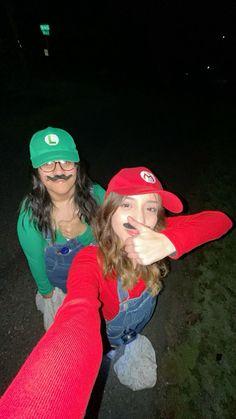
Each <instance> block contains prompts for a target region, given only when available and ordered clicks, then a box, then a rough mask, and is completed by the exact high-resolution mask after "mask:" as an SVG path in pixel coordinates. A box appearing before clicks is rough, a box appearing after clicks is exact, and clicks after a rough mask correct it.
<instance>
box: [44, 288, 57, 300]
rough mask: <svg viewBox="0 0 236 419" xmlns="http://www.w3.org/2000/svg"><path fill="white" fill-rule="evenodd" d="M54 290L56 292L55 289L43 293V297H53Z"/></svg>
mask: <svg viewBox="0 0 236 419" xmlns="http://www.w3.org/2000/svg"><path fill="white" fill-rule="evenodd" d="M53 292H54V289H53V290H52V291H51V292H49V293H48V294H41V295H42V297H43V298H46V299H47V298H52V296H53Z"/></svg>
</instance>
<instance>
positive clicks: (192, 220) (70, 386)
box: [0, 211, 232, 419]
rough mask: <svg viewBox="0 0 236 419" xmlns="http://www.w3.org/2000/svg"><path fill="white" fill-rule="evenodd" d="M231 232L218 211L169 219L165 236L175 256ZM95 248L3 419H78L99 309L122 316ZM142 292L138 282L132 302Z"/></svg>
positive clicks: (98, 347) (0, 412)
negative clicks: (99, 265) (173, 249)
mask: <svg viewBox="0 0 236 419" xmlns="http://www.w3.org/2000/svg"><path fill="white" fill-rule="evenodd" d="M231 227H232V222H231V220H230V219H229V218H228V217H227V216H226V215H225V214H223V213H222V212H219V211H203V212H201V213H198V214H195V215H191V216H178V217H172V218H168V219H167V228H166V230H165V231H164V232H163V233H164V234H165V235H166V236H167V237H168V238H169V239H170V240H171V241H172V243H173V244H174V245H175V248H176V256H175V258H179V257H180V256H182V255H183V254H184V253H186V252H189V251H190V250H192V249H193V248H195V247H197V246H200V245H201V244H203V243H205V242H207V241H210V240H215V239H218V238H219V237H221V236H222V235H223V234H225V233H226V232H227V231H228V230H229V229H230V228H231ZM96 252H97V249H96V247H88V248H85V249H83V250H82V251H81V252H80V253H79V254H78V255H77V256H76V257H75V259H74V261H73V263H72V266H71V269H70V273H69V279H68V294H67V296H66V299H65V301H64V303H63V306H62V307H61V308H60V309H59V311H58V314H57V316H56V319H55V322H54V324H53V325H52V326H51V327H50V329H49V330H48V332H47V333H46V334H45V335H44V336H43V338H42V339H41V340H40V341H39V343H38V344H37V345H36V347H35V348H34V350H33V351H32V353H31V354H30V356H29V357H28V359H27V360H26V362H25V363H24V364H23V366H22V368H21V369H20V371H19V373H18V374H17V376H16V378H15V379H14V380H13V382H12V383H11V385H10V386H9V387H8V389H7V390H6V392H5V393H4V395H3V396H2V398H1V400H0V418H4V419H7V418H24V419H34V418H40V419H49V418H50V419H62V418H68V419H69V418H73V419H80V418H83V417H84V414H85V410H86V407H87V404H88V400H89V397H90V394H91V391H92V388H93V385H94V382H95V379H96V377H97V373H98V370H99V366H100V363H101V359H102V342H101V335H100V317H99V307H100V306H101V303H102V305H103V307H102V309H103V314H104V317H105V318H107V319H110V318H112V317H114V315H115V314H116V313H117V311H118V298H117V293H116V281H114V280H111V281H109V280H106V281H105V280H104V278H103V277H102V274H101V269H100V268H99V267H98V263H97V259H96ZM143 287H144V282H143V281H142V280H141V279H140V280H139V281H138V283H137V284H136V286H135V287H134V288H133V289H132V290H130V297H131V298H132V297H135V296H137V295H139V294H140V293H141V292H142V290H143Z"/></svg>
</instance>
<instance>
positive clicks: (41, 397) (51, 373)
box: [0, 298, 102, 419]
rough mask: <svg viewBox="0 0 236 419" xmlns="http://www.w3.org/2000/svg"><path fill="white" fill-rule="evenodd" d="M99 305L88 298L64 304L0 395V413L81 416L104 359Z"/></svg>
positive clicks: (17, 415) (72, 418) (76, 418)
mask: <svg viewBox="0 0 236 419" xmlns="http://www.w3.org/2000/svg"><path fill="white" fill-rule="evenodd" d="M99 306H100V303H99V302H98V300H97V302H94V300H90V299H89V298H88V299H85V298H78V299H75V300H69V301H68V300H67V302H65V304H63V306H62V307H61V308H60V309H59V312H58V314H57V316H56V319H55V322H54V324H53V325H52V326H51V327H50V329H49V330H48V332H47V333H46V334H45V335H44V336H43V338H42V339H41V340H40V341H39V343H38V344H37V345H36V347H35V348H34V350H33V352H32V353H31V355H30V356H29V357H28V359H27V360H26V362H25V363H24V364H23V366H22V368H21V369H20V371H19V373H18V374H17V376H16V377H15V379H14V380H13V382H12V383H11V384H10V386H9V387H8V389H7V390H6V392H5V393H4V394H3V396H2V398H1V399H0V417H2V418H4V419H8V418H12V419H13V418H14V419H15V418H41V419H44V418H45V419H46V418H52V419H55V418H68V419H69V418H71V419H80V418H81V419H82V418H83V417H84V415H85V411H86V407H87V404H88V401H89V398H90V394H91V392H92V388H93V385H94V382H95V380H96V377H97V373H98V370H99V367H100V363H101V359H102V343H101V335H100V317H99V311H98V309H99ZM88 321H89V323H90V325H92V327H88Z"/></svg>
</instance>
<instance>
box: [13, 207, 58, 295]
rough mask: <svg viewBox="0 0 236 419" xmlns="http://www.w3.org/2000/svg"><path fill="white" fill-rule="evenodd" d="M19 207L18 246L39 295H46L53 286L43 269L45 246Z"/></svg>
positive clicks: (40, 234) (40, 235)
mask: <svg viewBox="0 0 236 419" xmlns="http://www.w3.org/2000/svg"><path fill="white" fill-rule="evenodd" d="M23 207H24V205H23V206H22V207H21V211H20V215H19V217H18V222H17V234H18V239H19V242H20V245H21V247H22V249H23V252H24V254H25V256H26V259H27V261H28V264H29V268H30V270H31V273H32V276H33V278H34V280H35V282H36V284H37V287H38V290H39V292H40V293H41V294H48V293H50V292H51V291H52V289H53V286H52V285H51V284H50V282H49V280H48V278H47V274H46V267H45V260H44V249H45V246H46V245H47V242H46V240H45V239H44V237H43V235H42V233H40V232H39V231H38V230H37V229H36V228H35V226H34V224H33V223H32V222H31V221H30V219H29V214H28V213H27V212H25V211H24V209H23Z"/></svg>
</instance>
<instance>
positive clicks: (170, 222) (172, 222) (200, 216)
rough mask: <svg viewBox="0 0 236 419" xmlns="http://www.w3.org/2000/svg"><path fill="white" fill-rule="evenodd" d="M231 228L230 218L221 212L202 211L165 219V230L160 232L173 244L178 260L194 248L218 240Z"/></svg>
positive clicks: (174, 257)
mask: <svg viewBox="0 0 236 419" xmlns="http://www.w3.org/2000/svg"><path fill="white" fill-rule="evenodd" d="M232 226H233V223H232V221H231V220H230V218H229V217H228V216H227V215H226V214H224V213H223V212H221V211H202V212H199V213H197V214H192V215H180V216H176V217H168V218H167V226H166V229H165V230H163V231H162V233H163V234H165V236H166V237H168V238H169V239H170V241H171V242H172V243H173V244H174V246H175V248H176V254H175V255H173V256H170V257H171V258H172V259H178V258H180V257H181V256H182V255H184V254H185V253H187V252H190V251H191V250H192V249H194V248H195V247H198V246H201V245H202V244H204V243H207V242H209V241H211V240H216V239H219V238H220V237H221V236H222V235H224V234H226V233H227V232H228V231H229V230H230V229H231V228H232Z"/></svg>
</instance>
